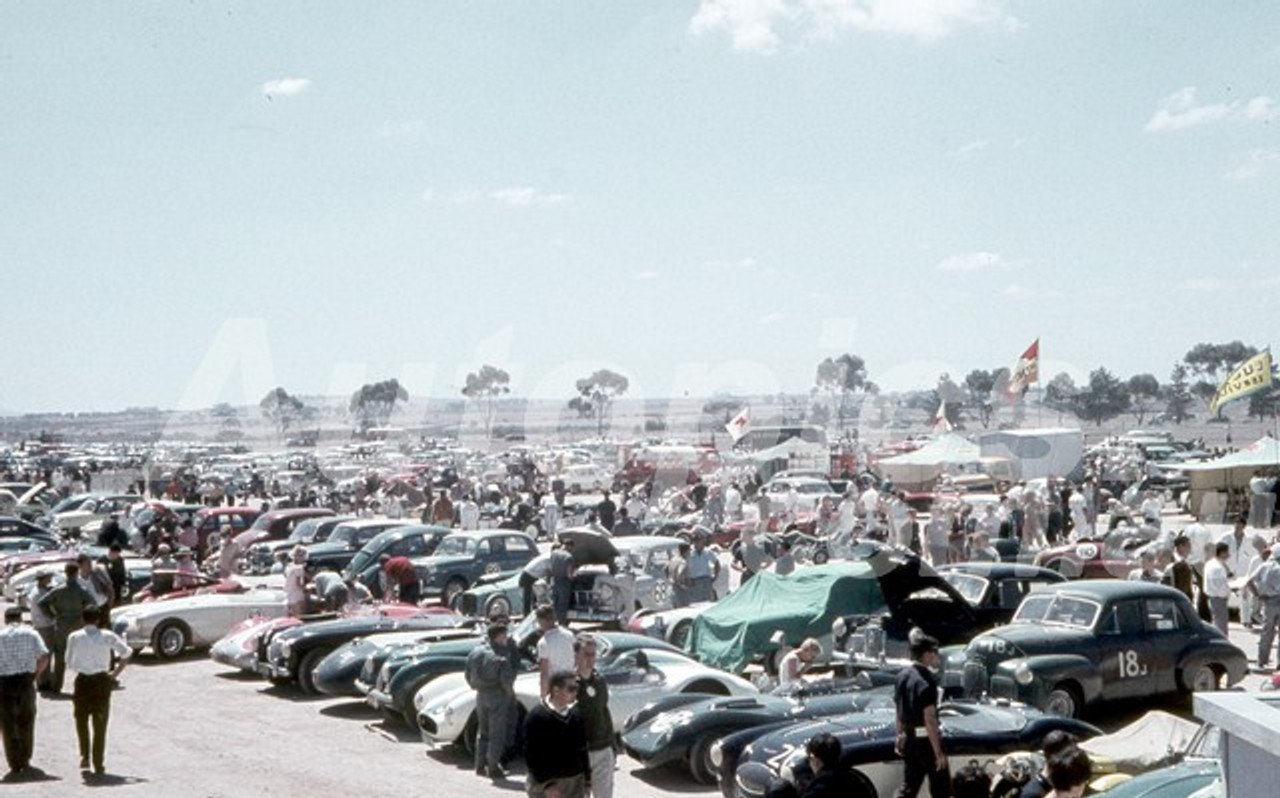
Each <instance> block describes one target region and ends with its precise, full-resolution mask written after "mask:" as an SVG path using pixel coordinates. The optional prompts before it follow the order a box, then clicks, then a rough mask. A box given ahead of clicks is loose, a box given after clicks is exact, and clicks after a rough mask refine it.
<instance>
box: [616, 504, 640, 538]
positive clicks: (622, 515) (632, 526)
mask: <svg viewBox="0 0 1280 798" xmlns="http://www.w3.org/2000/svg"><path fill="white" fill-rule="evenodd" d="M639 534H640V527H638V526H636V522H635V521H632V520H631V513H630V512H628V511H627V508H626V507H619V508H618V520H617V521H615V522H614V524H613V536H614V537H619V538H625V537H630V536H632V535H639Z"/></svg>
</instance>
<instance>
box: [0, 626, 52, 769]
mask: <svg viewBox="0 0 1280 798" xmlns="http://www.w3.org/2000/svg"><path fill="white" fill-rule="evenodd" d="M48 665H49V649H48V648H47V647H46V646H45V644H44V641H43V640H42V639H41V638H40V635H38V634H36V631H35V630H34V629H32V628H31V627H29V626H23V624H22V608H21V607H6V608H5V611H4V628H3V629H0V732H2V733H3V735H4V756H5V759H6V761H8V763H9V776H8V778H11V779H12V778H21V777H22V776H23V775H25V774H26V773H27V771H28V770H29V769H30V767H31V751H32V748H33V747H34V744H35V731H36V680H37V679H39V678H40V675H41V674H42V673H43V672H44V670H45V668H46V667H47V666H48Z"/></svg>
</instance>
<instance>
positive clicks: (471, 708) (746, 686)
mask: <svg viewBox="0 0 1280 798" xmlns="http://www.w3.org/2000/svg"><path fill="white" fill-rule="evenodd" d="M598 637H599V641H600V644H599V654H598V658H597V663H596V667H597V669H598V670H599V671H600V675H601V676H602V677H604V679H605V680H606V681H607V682H608V684H609V713H610V715H612V717H613V725H614V732H619V731H621V730H622V725H623V723H624V722H625V721H626V719H627V718H628V717H630V716H631V715H632V714H633V713H635V712H637V711H639V710H640V709H641V708H642V707H644V706H645V705H646V704H648V703H649V702H651V701H653V700H655V699H657V698H660V697H662V696H667V695H671V694H673V693H707V694H711V695H721V696H750V695H758V694H759V691H758V690H757V689H756V688H755V686H753V685H752V684H751V683H750V682H748V681H746V680H745V679H740V678H738V677H737V676H732V675H730V674H728V673H725V672H724V671H720V670H716V669H714V668H708V667H707V666H705V665H703V664H702V663H700V662H697V661H696V660H692V659H690V658H689V657H688V656H686V655H685V654H683V653H681V652H679V651H677V650H676V649H675V648H673V647H671V646H669V645H667V644H666V643H662V642H660V641H657V640H654V639H653V638H651V637H643V636H641V635H633V634H629V633H626V632H603V633H601V634H600V635H599V636H598ZM515 692H516V700H517V702H519V704H520V707H521V709H522V710H523V711H522V712H521V715H523V714H524V712H527V711H528V710H529V709H531V708H533V707H534V706H536V705H537V704H538V703H539V701H540V700H541V699H540V697H539V675H538V673H537V672H535V671H532V670H531V671H529V672H526V673H522V674H520V675H519V676H517V677H516V684H515ZM413 704H414V707H415V708H416V709H417V710H418V727H419V728H420V729H421V730H422V738H423V740H425V741H426V742H427V743H429V744H432V745H445V744H449V743H456V742H460V743H462V744H463V746H465V747H466V748H468V749H469V750H470V749H471V748H472V747H473V746H474V744H475V729H476V718H475V704H476V691H475V690H473V689H472V688H471V687H470V686H468V685H467V681H466V677H465V675H464V674H461V673H454V674H449V675H448V676H441V677H440V678H438V679H435V680H433V681H431V682H429V683H428V684H427V685H426V686H425V687H423V688H422V689H421V690H419V691H418V694H417V695H416V696H415V697H414V699H413Z"/></svg>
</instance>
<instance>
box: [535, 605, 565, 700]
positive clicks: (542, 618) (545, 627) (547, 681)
mask: <svg viewBox="0 0 1280 798" xmlns="http://www.w3.org/2000/svg"><path fill="white" fill-rule="evenodd" d="M534 617H535V619H536V620H537V622H538V628H539V629H541V630H542V638H541V639H540V640H538V675H539V694H540V695H541V696H542V698H543V700H546V697H547V695H549V693H550V691H551V677H552V676H553V675H554V674H556V673H559V672H561V671H570V672H572V671H573V668H574V654H573V634H572V633H570V632H569V630H568V629H565V628H564V627H563V626H561V625H559V624H558V623H556V614H555V609H554V608H552V607H551V605H549V604H540V605H539V606H538V609H537V610H536V612H535V615H534Z"/></svg>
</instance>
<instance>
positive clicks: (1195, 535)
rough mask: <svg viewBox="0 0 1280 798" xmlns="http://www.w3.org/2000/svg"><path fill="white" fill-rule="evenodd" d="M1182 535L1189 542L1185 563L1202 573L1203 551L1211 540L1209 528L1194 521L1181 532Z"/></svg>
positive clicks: (1211, 535)
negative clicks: (1189, 548) (1189, 546)
mask: <svg viewBox="0 0 1280 798" xmlns="http://www.w3.org/2000/svg"><path fill="white" fill-rule="evenodd" d="M1182 534H1184V535H1186V536H1187V540H1189V541H1191V551H1190V553H1189V554H1187V562H1189V563H1191V564H1192V565H1194V566H1195V567H1196V570H1198V571H1203V567H1202V566H1203V565H1204V550H1205V547H1206V546H1208V545H1209V543H1210V542H1212V540H1213V534H1212V533H1211V532H1210V531H1209V527H1207V526H1205V525H1204V524H1202V523H1200V522H1199V521H1196V522H1195V523H1194V524H1191V525H1190V526H1188V527H1187V528H1186V529H1184V530H1182Z"/></svg>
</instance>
